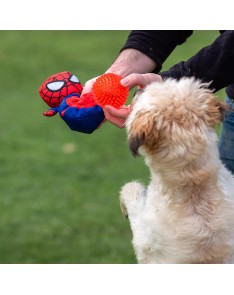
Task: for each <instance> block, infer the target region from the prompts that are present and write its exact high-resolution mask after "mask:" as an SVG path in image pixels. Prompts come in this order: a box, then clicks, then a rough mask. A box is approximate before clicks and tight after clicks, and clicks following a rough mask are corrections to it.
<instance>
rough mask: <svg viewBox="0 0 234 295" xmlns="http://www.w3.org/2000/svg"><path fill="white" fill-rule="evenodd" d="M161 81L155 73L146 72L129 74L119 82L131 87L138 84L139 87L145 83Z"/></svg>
mask: <svg viewBox="0 0 234 295" xmlns="http://www.w3.org/2000/svg"><path fill="white" fill-rule="evenodd" d="M161 81H163V79H162V77H161V76H160V75H157V74H153V73H147V74H137V73H134V74H130V75H128V76H127V77H125V78H123V79H122V80H121V82H120V83H121V84H122V85H123V86H125V87H128V88H130V89H131V88H133V87H135V86H139V87H140V88H143V87H145V86H146V85H148V84H150V83H152V82H161Z"/></svg>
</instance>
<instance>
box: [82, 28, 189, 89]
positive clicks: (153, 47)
mask: <svg viewBox="0 0 234 295" xmlns="http://www.w3.org/2000/svg"><path fill="white" fill-rule="evenodd" d="M192 33H193V31H188V30H185V31H181V30H180V31H176V30H174V31H166V30H163V31H160V30H158V31H153V30H151V31H143V30H142V31H131V32H130V34H129V36H128V38H127V41H126V43H125V44H124V46H123V47H122V48H121V50H120V53H119V55H118V56H117V58H116V59H115V61H114V62H113V63H112V64H111V65H110V67H109V68H108V69H107V70H106V73H108V72H112V73H115V74H118V75H120V76H122V77H126V76H128V75H130V74H132V73H138V74H145V73H152V72H154V73H157V72H159V71H160V69H161V68H162V63H163V62H164V61H165V59H166V58H167V57H168V56H169V55H170V54H171V52H172V51H173V50H174V48H175V47H176V46H177V45H180V44H182V43H184V42H185V41H186V40H187V38H188V37H189V36H190V35H191V34H192ZM95 80H96V78H94V79H92V80H89V81H87V82H86V84H85V85H84V89H83V92H82V93H87V92H90V91H91V89H92V85H93V83H94V81H95ZM126 86H128V85H126ZM130 88H131V85H130Z"/></svg>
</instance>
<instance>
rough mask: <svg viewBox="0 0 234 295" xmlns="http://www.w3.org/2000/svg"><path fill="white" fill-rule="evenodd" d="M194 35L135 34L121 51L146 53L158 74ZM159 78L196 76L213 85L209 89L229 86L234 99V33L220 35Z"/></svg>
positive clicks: (228, 89)
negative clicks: (152, 61) (176, 51)
mask: <svg viewBox="0 0 234 295" xmlns="http://www.w3.org/2000/svg"><path fill="white" fill-rule="evenodd" d="M192 33H193V31H188V30H187V31H182V30H181V31H176V30H174V31H166V30H164V31H153V30H150V31H132V32H131V33H130V35H129V37H128V39H127V41H126V43H125V45H124V47H123V48H122V49H121V51H122V50H124V49H126V48H134V49H137V50H139V51H141V52H143V53H145V54H146V55H148V56H149V57H150V58H152V59H153V60H154V61H155V62H156V64H157V66H156V68H155V70H154V72H155V73H159V72H160V70H161V68H162V64H163V62H164V61H165V60H166V59H167V57H168V56H169V55H170V54H171V52H172V51H173V50H174V49H175V47H176V46H177V45H180V44H183V43H184V42H185V41H186V40H187V38H188V37H189V36H191V35H192ZM160 75H161V76H162V77H163V78H164V79H165V78H168V77H171V78H175V79H180V78H181V77H191V76H195V77H196V78H198V79H201V80H202V81H204V82H211V81H212V83H211V85H210V88H212V89H213V90H214V91H218V90H220V89H222V88H224V87H227V86H228V87H227V89H226V91H227V94H228V95H229V96H231V97H233V98H234V31H220V36H219V37H218V38H217V39H216V40H214V42H213V43H212V44H210V45H209V46H207V47H204V48H202V49H201V50H200V51H199V52H198V53H197V54H195V55H194V56H192V57H191V58H190V59H189V60H187V61H181V62H179V63H178V64H176V65H174V66H173V67H171V68H170V69H169V70H168V71H164V72H161V73H160ZM231 84H233V85H231Z"/></svg>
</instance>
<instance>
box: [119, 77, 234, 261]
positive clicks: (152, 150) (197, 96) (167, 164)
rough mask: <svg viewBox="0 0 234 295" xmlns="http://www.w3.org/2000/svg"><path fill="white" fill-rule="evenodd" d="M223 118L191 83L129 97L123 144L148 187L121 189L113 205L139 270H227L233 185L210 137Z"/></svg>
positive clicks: (200, 86) (153, 87)
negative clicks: (189, 266) (159, 266)
mask: <svg viewBox="0 0 234 295" xmlns="http://www.w3.org/2000/svg"><path fill="white" fill-rule="evenodd" d="M225 110H226V105H225V104H224V103H222V102H220V101H218V99H217V98H216V97H215V96H214V95H213V93H212V91H211V90H209V89H208V84H205V83H201V82H200V81H198V80H195V79H193V78H183V79H181V80H180V81H175V80H171V79H168V80H166V81H165V82H162V83H159V82H154V83H152V84H150V85H148V86H147V87H146V88H145V89H144V90H143V91H142V92H141V93H140V94H139V95H137V96H136V99H135V103H134V106H133V110H132V112H131V114H130V115H129V117H128V119H127V122H126V127H127V133H128V143H129V147H130V150H131V151H132V153H133V155H138V152H139V153H140V154H141V155H143V156H144V158H145V162H146V164H147V165H148V166H149V169H150V172H151V182H150V184H149V186H148V187H147V188H145V187H144V186H143V185H142V184H140V183H139V182H130V183H127V184H126V185H124V186H123V188H122V190H121V194H120V203H121V208H122V211H123V213H124V214H125V215H126V216H128V218H129V221H130V226H131V229H132V233H133V241H132V242H133V247H134V250H135V253H136V257H137V260H138V262H139V263H232V262H234V255H233V254H234V178H233V176H232V175H231V173H230V172H229V171H227V169H226V168H225V167H224V165H223V164H222V163H221V161H220V159H219V154H218V150H217V136H216V132H215V129H214V126H215V124H217V123H220V120H221V118H222V116H223V113H224V111H225Z"/></svg>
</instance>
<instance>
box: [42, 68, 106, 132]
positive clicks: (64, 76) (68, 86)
mask: <svg viewBox="0 0 234 295" xmlns="http://www.w3.org/2000/svg"><path fill="white" fill-rule="evenodd" d="M82 89H83V87H82V85H81V83H80V81H79V79H78V78H77V77H76V76H75V75H73V74H72V73H70V72H60V73H57V74H54V75H52V76H50V77H49V78H48V79H47V80H46V81H45V82H44V83H43V84H42V85H41V86H40V88H39V94H40V96H41V97H42V99H43V100H44V101H45V102H46V103H47V104H48V105H49V106H50V107H51V109H49V110H47V111H45V112H44V113H43V114H44V116H47V117H51V116H54V115H56V114H57V113H59V115H60V117H61V118H62V119H63V120H64V121H65V123H66V124H67V125H68V126H69V127H70V128H71V129H72V130H75V131H78V132H82V133H88V134H90V133H92V132H93V131H94V130H96V129H97V127H98V126H99V125H100V124H101V123H102V122H103V121H104V119H105V116H104V113H103V110H102V108H101V107H100V106H98V105H97V104H96V102H95V101H94V99H93V94H92V93H86V94H83V95H82V96H81V92H82Z"/></svg>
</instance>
